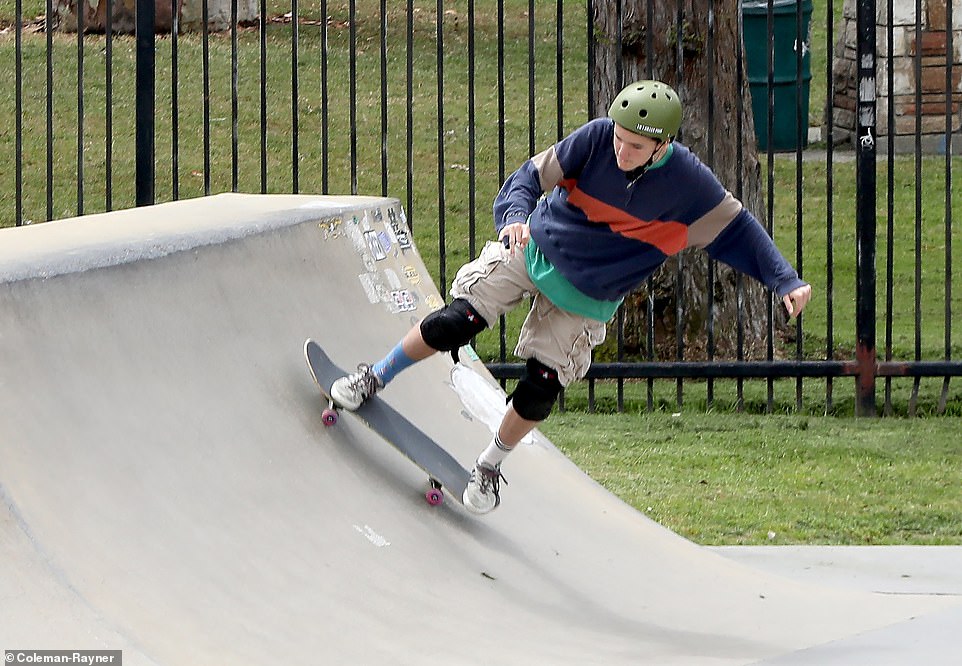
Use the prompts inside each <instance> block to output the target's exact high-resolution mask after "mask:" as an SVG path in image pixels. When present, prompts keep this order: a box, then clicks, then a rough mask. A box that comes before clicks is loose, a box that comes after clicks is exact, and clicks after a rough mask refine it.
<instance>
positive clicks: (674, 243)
mask: <svg viewBox="0 0 962 666" xmlns="http://www.w3.org/2000/svg"><path fill="white" fill-rule="evenodd" d="M559 184H560V185H561V186H562V187H564V188H565V189H566V190H568V202H569V203H571V204H574V205H575V206H577V207H578V208H580V209H581V210H582V211H584V214H585V215H586V216H587V217H588V219H589V220H591V221H592V222H596V223H598V224H606V225H608V226H609V227H611V230H612V231H614V232H615V233H618V234H621V235H622V236H627V237H629V238H634V239H636V240H640V241H643V242H645V243H648V244H649V245H654V246H655V247H657V248H658V249H659V250H661V251H662V253H663V254H666V255H673V254H677V253H678V252H681V251H682V250H684V249H685V247H686V246H687V245H688V227H687V226H686V225H684V224H682V223H681V222H672V221H667V222H665V221H662V220H654V221H652V222H646V221H645V220H642V219H641V218H638V217H635V216H634V215H630V214H629V213H627V212H625V211H623V210H621V209H620V208H615V207H614V206H610V205H608V204H606V203H604V202H603V201H599V200H598V199H595V198H594V197H592V196H589V195H588V194H585V193H584V192H582V191H581V190H579V189H578V187H577V186H576V185H575V182H574V181H573V180H563V181H561V183H559Z"/></svg>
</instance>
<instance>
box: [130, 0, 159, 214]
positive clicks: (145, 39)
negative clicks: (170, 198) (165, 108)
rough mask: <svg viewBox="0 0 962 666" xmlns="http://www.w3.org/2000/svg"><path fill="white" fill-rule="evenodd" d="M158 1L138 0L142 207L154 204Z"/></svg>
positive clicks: (139, 199) (138, 181) (138, 161)
mask: <svg viewBox="0 0 962 666" xmlns="http://www.w3.org/2000/svg"><path fill="white" fill-rule="evenodd" d="M154 1H155V0H137V75H136V80H137V93H136V110H135V124H136V125H135V126H136V129H135V130H134V132H135V141H136V145H135V151H136V174H135V180H136V184H135V189H136V196H137V205H138V206H149V205H151V204H153V203H154V82H155V78H156V71H155V68H154V56H155V51H154V22H155V15H156V7H155V6H154Z"/></svg>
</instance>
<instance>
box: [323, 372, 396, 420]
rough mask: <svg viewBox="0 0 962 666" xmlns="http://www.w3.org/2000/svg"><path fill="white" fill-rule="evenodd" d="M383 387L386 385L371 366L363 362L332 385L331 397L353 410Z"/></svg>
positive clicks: (342, 405)
mask: <svg viewBox="0 0 962 666" xmlns="http://www.w3.org/2000/svg"><path fill="white" fill-rule="evenodd" d="M382 388H384V385H383V384H381V380H380V379H378V377H377V375H375V374H374V371H373V370H372V369H371V366H369V365H367V364H366V363H361V364H360V365H359V366H357V372H355V373H353V374H350V375H348V376H347V377H341V378H340V379H338V380H336V381H335V382H334V384H333V385H332V386H331V397H332V398H334V402H336V403H337V404H338V405H340V406H341V407H343V408H344V409H347V410H350V411H352V412H353V411H354V410H356V409H357V408H358V407H360V406H361V404H362V403H363V402H364V401H365V400H367V399H368V398H370V397H371V396H372V395H374V394H375V393H377V392H378V391H380V390H381V389H382Z"/></svg>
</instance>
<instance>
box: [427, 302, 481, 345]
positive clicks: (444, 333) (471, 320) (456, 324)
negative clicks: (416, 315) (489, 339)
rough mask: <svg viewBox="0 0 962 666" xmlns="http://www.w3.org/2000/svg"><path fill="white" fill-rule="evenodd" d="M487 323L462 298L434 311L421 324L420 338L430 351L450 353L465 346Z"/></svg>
mask: <svg viewBox="0 0 962 666" xmlns="http://www.w3.org/2000/svg"><path fill="white" fill-rule="evenodd" d="M487 327H488V322H486V321H485V320H484V317H482V316H481V315H479V314H478V311H477V310H475V309H474V308H473V307H471V305H470V304H469V303H468V302H467V301H466V300H464V299H462V298H456V299H454V300H453V301H451V303H450V304H449V305H446V306H445V307H443V308H441V309H440V310H435V311H434V312H432V313H431V314H429V315H428V316H427V317H425V318H424V321H422V322H421V337H422V338H424V341H425V342H426V343H428V345H429V346H430V347H431V348H432V349H437V350H438V351H452V350H455V349H458V348H460V347H461V346H462V345H466V344H468V343H469V342H470V341H471V338H473V337H474V336H476V335H477V334H478V333H480V332H481V331H483V330H484V329H486V328H487Z"/></svg>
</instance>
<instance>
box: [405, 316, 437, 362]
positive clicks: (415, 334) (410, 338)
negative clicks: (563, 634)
mask: <svg viewBox="0 0 962 666" xmlns="http://www.w3.org/2000/svg"><path fill="white" fill-rule="evenodd" d="M401 346H402V348H403V349H404V353H405V354H407V356H408V358H410V359H411V360H412V361H423V360H424V359H426V358H427V357H429V356H431V355H433V354H436V353H437V351H438V350H437V349H434V348H433V347H430V346H428V343H426V342H425V341H424V338H423V337H421V325H420V324H415V325H414V326H413V327H412V328H411V330H410V331H408V332H407V334H406V335H405V336H404V338H403V339H402V340H401Z"/></svg>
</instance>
